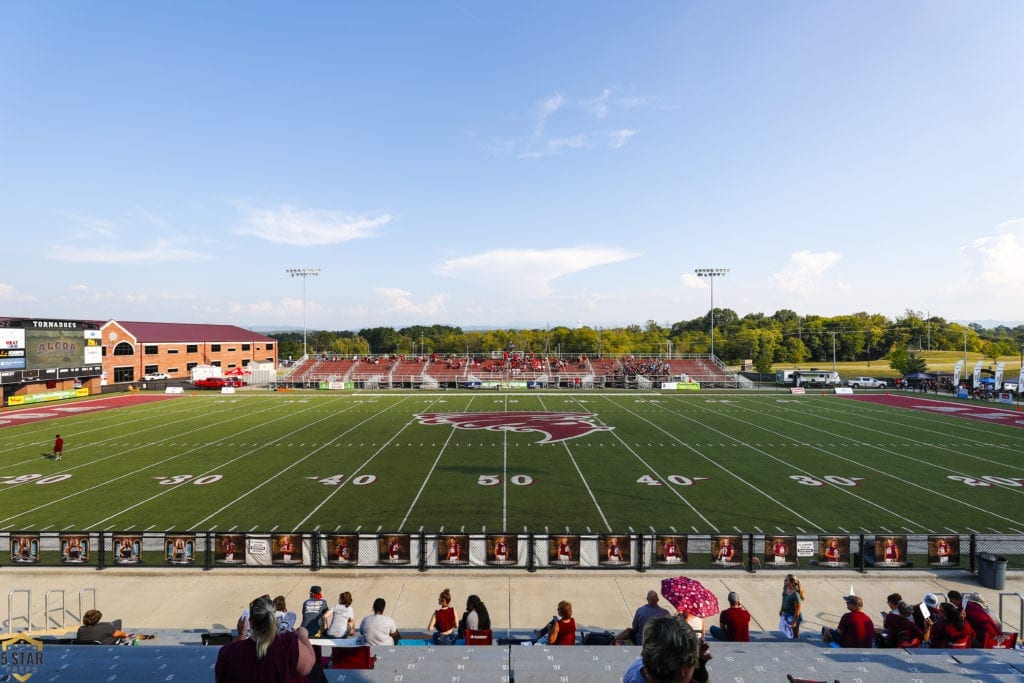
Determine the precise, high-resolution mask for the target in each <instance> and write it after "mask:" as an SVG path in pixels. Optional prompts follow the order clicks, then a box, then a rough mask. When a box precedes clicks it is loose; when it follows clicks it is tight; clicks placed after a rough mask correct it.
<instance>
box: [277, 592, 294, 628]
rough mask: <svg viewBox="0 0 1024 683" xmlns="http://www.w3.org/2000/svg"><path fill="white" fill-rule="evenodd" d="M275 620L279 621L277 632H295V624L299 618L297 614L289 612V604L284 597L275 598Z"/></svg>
mask: <svg viewBox="0 0 1024 683" xmlns="http://www.w3.org/2000/svg"><path fill="white" fill-rule="evenodd" d="M274 618H275V619H277V630H278V631H279V632H281V633H288V631H294V630H295V622H296V620H297V619H298V617H297V616H296V615H295V612H289V611H288V603H287V602H286V601H285V599H284V596H283V595H278V596H277V597H276V598H274Z"/></svg>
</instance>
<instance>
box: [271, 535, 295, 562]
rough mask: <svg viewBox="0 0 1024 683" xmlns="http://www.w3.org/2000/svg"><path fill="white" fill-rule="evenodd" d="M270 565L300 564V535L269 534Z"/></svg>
mask: <svg viewBox="0 0 1024 683" xmlns="http://www.w3.org/2000/svg"><path fill="white" fill-rule="evenodd" d="M270 552H271V563H272V564H275V565H288V566H294V565H299V564H302V535H301V534H271V535H270Z"/></svg>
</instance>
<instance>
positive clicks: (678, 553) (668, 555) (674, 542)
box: [654, 535, 686, 567]
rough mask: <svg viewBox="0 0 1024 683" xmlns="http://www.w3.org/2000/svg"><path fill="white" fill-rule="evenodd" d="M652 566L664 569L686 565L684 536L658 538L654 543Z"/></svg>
mask: <svg viewBox="0 0 1024 683" xmlns="http://www.w3.org/2000/svg"><path fill="white" fill-rule="evenodd" d="M654 564H656V565H662V566H666V567H674V566H676V565H680V564H686V536H678V535H672V536H658V537H657V538H656V539H655V542H654Z"/></svg>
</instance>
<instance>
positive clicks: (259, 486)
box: [193, 397, 406, 532]
mask: <svg viewBox="0 0 1024 683" xmlns="http://www.w3.org/2000/svg"><path fill="white" fill-rule="evenodd" d="M343 398H345V397H339V398H338V399H337V400H342V399H343ZM405 400H406V399H405V398H402V399H401V400H399V401H397V402H396V403H395V405H398V404H399V403H402V402H403V401H405ZM358 405H359V404H356V403H353V404H352V405H350V406H348V408H347V409H346V410H345V411H341V412H347V411H348V410H353V409H354V408H356V407H357V406H358ZM317 408H319V406H317ZM312 409H313V408H310V410H312ZM337 415H338V414H337V413H331V414H329V415H326V416H325V417H322V418H320V419H319V420H316V421H315V422H309V423H306V424H304V425H302V426H301V427H299V428H298V429H296V430H294V431H292V432H289V433H288V434H283V435H282V436H281V437H280V438H278V439H275V440H274V441H280V440H282V439H285V438H287V437H289V436H291V435H292V434H297V433H299V432H301V431H305V430H307V429H309V428H310V426H312V425H315V424H318V423H320V422H323V421H324V420H330V419H335V418H337ZM377 415H378V413H374V414H373V415H370V416H369V417H367V418H366V419H365V420H362V421H361V422H358V423H356V424H354V425H352V426H351V427H349V428H348V429H346V430H345V431H344V432H341V433H340V434H338V435H337V436H336V437H334V438H333V439H331V440H330V441H327V442H325V443H324V444H322V445H321V446H319V447H318V448H315V449H313V450H312V451H310V452H309V453H307V454H306V455H304V456H302V457H301V458H299V459H297V460H295V461H293V462H292V463H291V464H290V465H288V466H287V467H285V468H284V469H282V470H280V471H278V472H277V473H276V474H274V475H273V476H271V477H268V478H267V479H265V480H263V481H262V482H260V483H259V484H257V485H256V486H254V487H252V488H251V489H249V490H248V491H246V492H245V493H243V494H242V495H240V496H236V497H235V499H234V500H232V501H230V502H229V503H227V504H226V505H222V506H221V507H220V508H219V509H218V510H215V511H214V512H213V513H212V514H209V515H207V516H206V517H204V518H203V519H200V520H199V521H197V522H196V523H195V524H194V525H193V526H194V527H196V528H199V527H201V526H202V524H203V523H204V522H207V521H209V520H210V519H212V518H213V517H215V516H217V515H219V514H221V513H222V512H224V511H225V510H227V509H228V508H230V507H231V506H232V505H234V504H236V503H238V502H239V501H241V500H244V499H245V498H248V497H249V496H251V495H252V494H254V493H256V492H257V491H259V490H260V489H262V488H263V487H264V486H267V485H268V484H270V483H272V482H273V481H274V480H275V479H277V478H278V477H280V476H281V475H282V474H284V473H285V472H288V471H289V470H291V469H292V468H294V467H296V466H297V465H301V464H302V463H304V462H305V461H306V460H308V459H309V458H311V457H312V456H314V455H315V454H317V453H319V452H320V451H322V450H324V449H325V448H327V447H328V446H330V445H331V444H333V443H335V442H336V441H338V440H339V439H341V438H342V437H344V436H345V435H346V434H348V433H349V432H351V431H353V430H354V429H356V428H358V427H361V426H363V425H364V424H366V423H367V422H369V421H370V420H373V419H374V418H376V417H377ZM396 436H397V434H396ZM392 439H394V437H392ZM271 443H273V442H271ZM257 450H258V449H257ZM252 452H255V451H250V452H249V453H244V454H242V455H240V456H238V457H237V458H233V459H232V460H229V461H228V462H226V463H224V464H225V465H230V464H231V463H233V462H235V461H237V460H240V459H242V458H244V457H246V456H247V455H249V454H250V453H252ZM353 476H354V474H353ZM348 481H350V479H346V480H345V482H343V483H347V482H348ZM339 488H340V486H339ZM334 493H335V491H332V492H331V494H330V495H328V496H327V497H326V498H325V499H324V501H322V502H321V503H320V505H318V506H317V509H319V508H320V507H322V506H323V504H324V503H326V502H327V500H329V499H330V497H331V495H333V494H334ZM306 519H309V517H308V516H307V517H306ZM302 521H303V522H304V521H305V519H304V520H302ZM300 524H301V522H300ZM297 528H298V525H296V526H295V528H294V529H297ZM294 529H293V532H294Z"/></svg>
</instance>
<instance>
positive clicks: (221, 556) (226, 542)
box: [213, 534, 269, 565]
mask: <svg viewBox="0 0 1024 683" xmlns="http://www.w3.org/2000/svg"><path fill="white" fill-rule="evenodd" d="M213 543H214V545H213V561H214V562H215V563H216V564H225V565H239V564H245V550H246V547H245V546H246V543H245V535H244V534H217V535H216V536H215V537H214V541H213ZM268 557H269V555H268Z"/></svg>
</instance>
